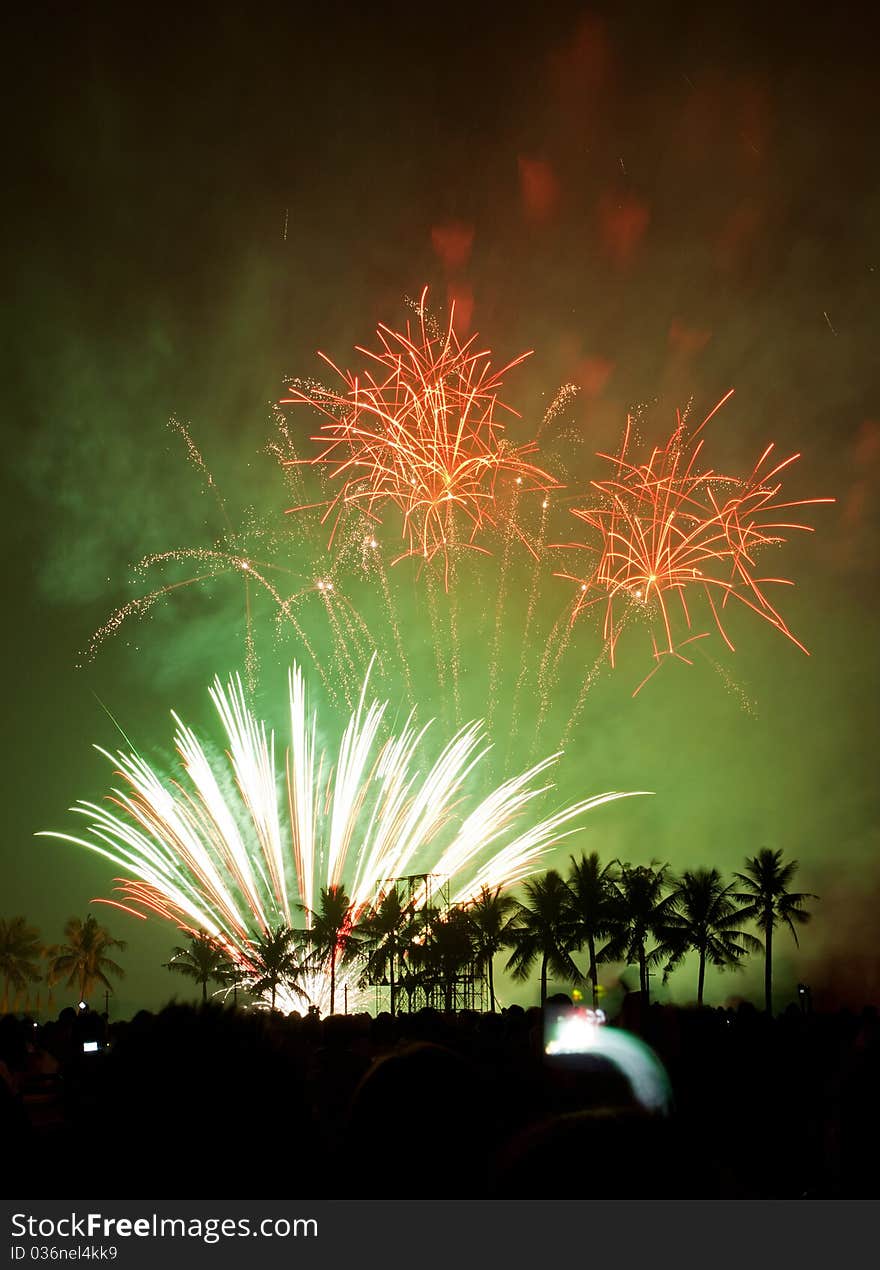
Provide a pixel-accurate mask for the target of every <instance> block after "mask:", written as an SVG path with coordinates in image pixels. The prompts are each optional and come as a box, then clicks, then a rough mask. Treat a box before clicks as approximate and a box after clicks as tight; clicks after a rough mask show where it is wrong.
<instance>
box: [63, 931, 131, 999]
mask: <svg viewBox="0 0 880 1270" xmlns="http://www.w3.org/2000/svg"><path fill="white" fill-rule="evenodd" d="M64 935H65V938H66V940H67V943H66V944H53V945H52V947H51V948H49V949H48V950H47V956H48V958H49V982H50V983H57V982H58V980H59V979H63V978H64V977H65V975H66V976H67V981H66V983H65V987H68V988H70V987H72V986H73V984H74V983H75V984H76V985H77V990H78V992H79V997H80V1000H82V1001H87V1000H88V998H89V993H90V992H91V990H92V988H93V987H94V985H95V984H96V983H101V984H103V985H104V987H105V988H106V989H107V990H108V992H112V991H113V985H112V984H111V983H110V980H109V979H108V978H107V976H108V975H118V976H119V978H120V979H122V978H124V977H125V971H124V970H123V969H122V967H121V966H120V965H118V964H117V963H116V962H115V961H113V960H112V959H111V958H110V957H108V956H106V952H107V950H108V949H111V948H119V949H120V950H121V951H123V952H124V951H125V948H126V942H125V940H124V939H114V938H113V936H112V935H111V934H110V932H109V931H108V930H106V929H105V928H104V927H103V926H101V925H99V924H98V922H97V921H96V919H95V918H94V917H93V916H92V914H91V913H89V915H88V917H87V918H86V920H85V921H84V922H83V921H81V920H80V918H78V917H71V918H70V920H69V921H68V922H67V924H66V926H65V927H64Z"/></svg>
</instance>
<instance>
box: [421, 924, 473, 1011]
mask: <svg viewBox="0 0 880 1270" xmlns="http://www.w3.org/2000/svg"><path fill="white" fill-rule="evenodd" d="M421 961H422V965H423V966H424V969H425V978H426V979H427V981H428V982H429V983H433V984H439V985H440V987H441V988H442V989H443V1008H444V1009H445V1010H449V1011H451V1010H452V1009H453V1008H454V1003H455V984H456V980H457V979H458V978H459V976H460V975H462V974H463V973H464V972H465V971H467V970H469V969H470V968H471V967H472V966H473V962H474V946H473V942H472V939H471V924H470V920H469V917H468V914H467V912H466V911H465V910H464V909H463V908H458V907H453V908H450V909H449V911H448V912H446V913H444V914H443V916H442V917H438V918H436V920H435V921H433V922H431V924H430V931H429V934H428V938H427V940H426V942H425V944H424V945H423V950H422V958H421Z"/></svg>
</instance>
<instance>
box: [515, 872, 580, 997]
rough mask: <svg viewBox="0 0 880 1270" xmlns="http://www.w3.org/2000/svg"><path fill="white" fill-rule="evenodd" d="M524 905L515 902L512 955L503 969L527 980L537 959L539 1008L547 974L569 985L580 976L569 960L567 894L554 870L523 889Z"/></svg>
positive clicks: (571, 931) (570, 934) (571, 937)
mask: <svg viewBox="0 0 880 1270" xmlns="http://www.w3.org/2000/svg"><path fill="white" fill-rule="evenodd" d="M523 889H524V891H525V894H526V902H525V903H522V902H519V901H518V906H517V912H516V916H515V917H514V919H513V922H512V924H511V927H510V935H511V943H512V944H513V946H514V948H513V952H512V953H511V955H510V957H509V958H508V962H507V969H508V970H510V971H511V973H512V974H513V977H514V979H519V980H521V981H523V980H526V979H528V977H529V974H530V972H531V970H532V967H533V966H534V964H535V962H536V961H537V960H538V958H540V960H541V1007H542V1009H543V1007H544V1006H545V1005H546V1003H547V971H548V970H550V971H551V972H552V974H553V975H554V977H555V978H557V979H564V980H568V981H571V982H574V981H576V980H577V979H580V978H581V977H582V976H581V973H580V971H579V970H578V968H577V966H576V965H575V964H574V962H573V961H572V959H571V955H570V949H571V948H572V947H573V941H574V928H573V925H572V919H571V908H570V902H571V893H570V891H569V889H568V887H567V886H566V885H565V883H564V882H563V880H562V878H561V876H560V875H559V873H557V872H556V870H555V869H550V871H549V872H548V873H545V874H544V876H543V877H539V878H536V879H535V880H534V881H532V882H526V884H525V886H524V888H523Z"/></svg>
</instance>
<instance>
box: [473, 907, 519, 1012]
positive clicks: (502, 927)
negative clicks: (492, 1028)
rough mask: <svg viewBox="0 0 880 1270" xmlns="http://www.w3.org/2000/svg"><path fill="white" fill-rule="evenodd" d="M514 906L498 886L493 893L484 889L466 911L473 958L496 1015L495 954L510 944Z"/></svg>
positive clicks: (515, 909) (492, 1010)
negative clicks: (484, 980)
mask: <svg viewBox="0 0 880 1270" xmlns="http://www.w3.org/2000/svg"><path fill="white" fill-rule="evenodd" d="M517 907H518V906H517V902H516V900H515V899H514V898H513V896H512V895H504V894H502V891H501V887H500V886H498V887H496V888H495V890H494V891H492V890H490V889H489V887H488V886H484V887H483V888H482V890H481V891H480V894H479V895H478V896H477V898H476V899H475V900H474V901H473V902H472V903H471V905H470V906H469V908H468V910H467V913H468V919H469V922H470V928H471V938H472V941H473V951H474V956H475V958H476V960H477V964H478V965H479V967H480V969H481V970H482V971H483V973H484V974H486V976H487V978H488V981H489V1009H490V1011H491V1013H492V1014H494V1013H495V975H494V961H495V954H496V953H499V952H500V951H501V949H502V948H506V947H508V946H509V944H510V942H511V937H512V936H511V923H512V922H513V921H514V914H515V913H516V911H517Z"/></svg>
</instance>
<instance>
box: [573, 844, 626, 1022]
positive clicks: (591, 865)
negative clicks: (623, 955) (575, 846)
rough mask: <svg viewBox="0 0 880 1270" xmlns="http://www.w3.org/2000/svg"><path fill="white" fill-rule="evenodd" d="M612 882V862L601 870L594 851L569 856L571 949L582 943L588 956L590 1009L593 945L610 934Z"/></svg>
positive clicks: (594, 979) (595, 994)
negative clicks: (572, 928)
mask: <svg viewBox="0 0 880 1270" xmlns="http://www.w3.org/2000/svg"><path fill="white" fill-rule="evenodd" d="M616 879H617V864H616V862H614V863H611V864H606V865H605V866H604V867H603V865H602V862H601V860H600V859H599V853H598V852H597V851H592V852H591V853H590V854H589V855H581V858H580V860H576V859H575V858H574V856H572V857H571V869H570V870H569V874H568V889H569V891H570V892H571V914H572V918H573V920H574V933H575V939H576V940H577V942H576V944H575V947H576V948H582V947H583V945H584V944H585V943H586V945H587V951H588V952H589V954H590V962H589V967H588V970H587V974H588V976H589V979H590V983H591V984H592V986H593V1008H594V1009H595V1008H596V1007H597V1006H598V1004H599V976H598V971H597V968H596V967H597V961H598V958H597V956H596V942H597V940H599V939H601V938H604V937H605V936H606V935H608V934H610V932H611V927H612V918H613V901H614V897H615V890H614V883H615V881H616Z"/></svg>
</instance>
